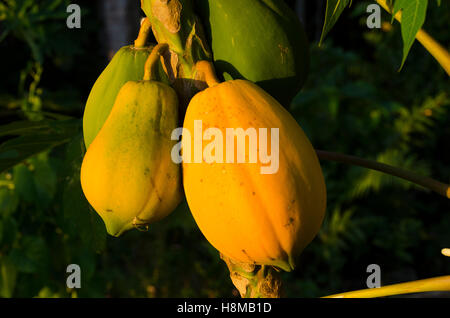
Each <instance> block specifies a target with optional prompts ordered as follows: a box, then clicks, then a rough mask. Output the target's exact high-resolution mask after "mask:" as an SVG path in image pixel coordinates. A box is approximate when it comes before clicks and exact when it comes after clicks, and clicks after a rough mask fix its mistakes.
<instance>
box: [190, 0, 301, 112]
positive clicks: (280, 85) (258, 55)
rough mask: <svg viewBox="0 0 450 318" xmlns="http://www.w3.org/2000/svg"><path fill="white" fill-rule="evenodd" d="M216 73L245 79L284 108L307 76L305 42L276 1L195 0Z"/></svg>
mask: <svg viewBox="0 0 450 318" xmlns="http://www.w3.org/2000/svg"><path fill="white" fill-rule="evenodd" d="M195 5H196V10H197V14H198V15H199V16H200V17H201V21H202V23H203V24H204V28H205V29H206V34H207V40H208V41H209V43H210V45H211V49H212V53H213V58H214V66H215V69H216V72H217V75H218V76H219V78H223V79H224V80H231V79H246V80H249V81H252V82H254V83H256V84H257V85H259V86H260V87H261V88H263V89H264V90H265V91H266V92H268V93H269V94H271V95H272V96H273V97H275V98H276V99H277V100H278V101H279V102H280V103H281V104H282V105H284V106H286V107H288V106H289V105H290V102H291V100H292V98H293V97H294V96H295V95H296V94H297V93H298V91H299V90H300V88H301V87H302V85H303V84H304V82H305V81H306V78H307V74H308V69H309V47H308V45H309V44H308V40H307V37H306V33H305V31H304V28H303V26H302V24H301V22H300V21H299V19H298V18H297V16H296V14H295V13H294V12H293V11H292V10H291V9H290V8H289V7H288V6H287V5H286V4H285V3H284V1H280V0H195Z"/></svg>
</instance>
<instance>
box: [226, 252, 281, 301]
mask: <svg viewBox="0 0 450 318" xmlns="http://www.w3.org/2000/svg"><path fill="white" fill-rule="evenodd" d="M220 258H221V259H222V260H223V261H224V262H225V263H226V264H227V267H228V270H229V271H230V278H231V281H232V282H233V285H234V286H235V287H236V289H237V290H238V291H239V293H240V295H241V297H242V298H280V297H281V278H280V275H279V274H278V272H276V271H275V269H274V268H273V267H272V266H266V265H254V264H249V263H240V262H236V261H234V260H232V259H231V258H229V257H226V256H225V255H223V254H220Z"/></svg>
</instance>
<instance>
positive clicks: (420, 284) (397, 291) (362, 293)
mask: <svg viewBox="0 0 450 318" xmlns="http://www.w3.org/2000/svg"><path fill="white" fill-rule="evenodd" d="M431 291H450V276H440V277H434V278H428V279H421V280H416V281H412V282H407V283H400V284H392V285H388V286H383V287H380V288H369V289H361V290H355V291H350V292H346V293H340V294H334V295H329V296H325V297H322V298H375V297H385V296H394V295H402V294H411V293H422V292H431Z"/></svg>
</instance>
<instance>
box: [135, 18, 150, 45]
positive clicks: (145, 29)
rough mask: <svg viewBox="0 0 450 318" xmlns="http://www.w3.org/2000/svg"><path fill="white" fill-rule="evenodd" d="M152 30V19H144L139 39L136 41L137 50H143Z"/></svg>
mask: <svg viewBox="0 0 450 318" xmlns="http://www.w3.org/2000/svg"><path fill="white" fill-rule="evenodd" d="M151 30H152V24H151V22H150V19H149V18H144V19H143V21H142V23H141V27H140V29H139V34H138V37H137V38H136V40H134V47H135V48H141V47H144V46H145V44H146V42H147V39H148V35H149V34H150V32H151Z"/></svg>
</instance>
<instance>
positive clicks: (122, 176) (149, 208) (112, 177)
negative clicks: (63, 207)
mask: <svg viewBox="0 0 450 318" xmlns="http://www.w3.org/2000/svg"><path fill="white" fill-rule="evenodd" d="M165 48H167V46H166V45H157V46H156V47H155V48H154V52H153V53H152V54H151V55H150V56H149V58H148V62H147V64H146V72H145V75H144V80H141V81H128V82H127V83H125V84H124V85H123V86H122V88H121V89H120V91H119V93H118V95H117V98H116V100H115V103H114V106H113V107H112V110H111V112H110V114H109V116H108V118H107V119H106V121H105V123H104V125H103V126H102V128H101V129H100V131H99V133H98V134H97V136H96V137H95V139H94V140H93V141H92V143H91V145H90V147H89V148H88V149H87V152H86V154H85V156H84V158H83V163H82V166H81V177H80V179H81V186H82V189H83V192H84V194H85V196H86V199H87V200H88V201H89V203H90V204H91V205H92V207H93V208H94V209H95V210H96V211H97V213H98V214H99V215H100V216H101V217H102V219H103V221H104V222H105V225H106V229H107V232H108V233H109V234H110V235H113V236H119V235H121V234H122V233H124V232H125V231H127V230H129V229H131V228H133V227H138V228H141V227H143V226H146V225H147V224H150V223H153V222H155V221H158V220H160V219H162V218H164V217H165V216H167V215H168V214H169V213H171V212H172V211H173V210H174V209H175V208H176V207H177V205H178V204H179V202H180V201H181V198H182V193H183V192H182V186H181V169H180V166H179V165H178V164H175V163H174V162H173V161H172V157H171V151H172V147H173V146H174V145H175V142H176V141H172V140H171V134H172V130H174V129H175V128H176V127H177V126H178V98H177V94H176V93H175V91H174V90H173V89H172V88H171V87H170V86H169V85H167V84H164V83H162V82H159V81H156V80H155V76H154V73H155V72H154V70H155V67H154V65H155V64H156V63H159V57H160V52H161V51H162V50H163V49H165ZM148 69H151V70H152V71H151V72H147V70H148ZM148 74H151V75H148Z"/></svg>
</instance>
